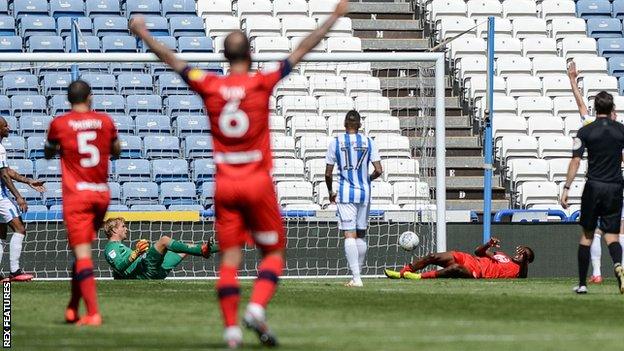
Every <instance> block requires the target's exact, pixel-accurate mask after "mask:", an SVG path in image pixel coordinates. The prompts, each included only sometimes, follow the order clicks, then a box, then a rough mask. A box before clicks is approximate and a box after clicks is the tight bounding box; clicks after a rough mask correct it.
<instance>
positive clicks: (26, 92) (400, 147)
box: [0, 62, 436, 278]
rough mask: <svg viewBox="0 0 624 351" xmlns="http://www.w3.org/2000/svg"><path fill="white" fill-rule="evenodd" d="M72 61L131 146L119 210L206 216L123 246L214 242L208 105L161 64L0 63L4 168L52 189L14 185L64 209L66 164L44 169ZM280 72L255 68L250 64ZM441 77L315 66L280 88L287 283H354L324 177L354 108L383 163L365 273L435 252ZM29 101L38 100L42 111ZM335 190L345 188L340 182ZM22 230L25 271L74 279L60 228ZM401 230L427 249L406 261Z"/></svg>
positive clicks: (274, 106)
mask: <svg viewBox="0 0 624 351" xmlns="http://www.w3.org/2000/svg"><path fill="white" fill-rule="evenodd" d="M73 64H75V65H76V66H77V68H78V70H79V74H80V77H81V78H82V79H84V80H86V81H88V82H89V83H90V84H91V86H92V92H93V108H94V109H96V110H99V111H104V112H107V113H109V114H110V115H111V117H112V118H113V119H114V120H115V123H116V125H117V128H118V130H119V132H120V139H121V140H122V145H123V149H124V151H123V153H122V157H121V159H120V160H116V161H114V162H111V172H110V174H111V176H110V179H109V180H110V185H111V191H112V203H111V205H112V207H111V209H114V210H117V211H119V210H121V211H123V210H131V211H155V210H174V209H175V210H189V211H202V213H203V216H202V218H203V220H202V221H199V222H149V221H139V222H132V223H131V224H130V236H129V239H130V241H129V242H128V245H129V246H133V245H134V241H136V240H137V239H139V238H147V239H150V240H151V241H155V240H157V239H158V237H159V236H160V235H170V236H172V237H173V238H174V239H181V240H184V241H188V242H196V243H197V242H204V241H207V240H208V238H210V237H212V236H213V235H214V232H213V219H214V217H213V215H214V214H213V213H212V208H213V207H212V206H213V194H214V163H213V161H212V146H211V139H210V130H209V126H208V123H207V120H206V118H205V110H204V107H203V104H202V103H201V100H199V98H198V97H196V96H195V95H193V93H192V92H191V91H190V90H189V89H188V87H187V86H186V84H185V83H184V82H183V81H182V80H181V79H180V78H179V77H178V76H177V75H176V74H174V73H173V72H172V71H170V70H169V69H168V68H167V67H166V66H164V65H162V64H153V63H142V62H135V63H132V64H127V63H95V62H94V63H45V64H40V63H36V64H33V63H12V64H2V65H1V66H0V76H1V77H2V78H3V81H4V82H6V81H14V82H16V83H15V84H14V85H13V88H12V89H9V90H6V89H5V93H6V94H7V96H8V99H9V100H10V105H9V107H8V108H7V111H5V112H3V113H4V114H5V115H7V116H9V119H10V121H9V124H10V125H11V129H12V135H11V137H10V138H8V139H5V141H4V142H3V144H5V147H7V152H8V155H9V158H10V162H9V163H10V164H11V166H12V167H14V168H18V169H17V170H18V171H20V172H22V173H24V174H26V175H29V176H33V177H37V178H41V179H44V180H46V181H47V182H48V184H47V185H48V191H47V192H46V193H44V194H37V193H33V192H32V191H29V190H28V189H27V188H24V187H21V188H20V191H22V192H23V194H24V195H25V197H27V200H28V201H29V203H30V205H31V208H33V209H34V210H36V211H55V210H60V204H61V192H60V183H58V182H60V168H59V167H58V160H56V161H55V160H52V161H44V160H41V157H42V156H43V155H42V153H41V151H42V147H43V142H42V141H43V138H44V136H45V131H46V129H47V124H48V123H49V121H50V120H51V118H52V116H54V115H58V114H60V113H63V112H65V111H67V110H68V109H69V105H68V104H67V101H66V99H65V98H64V91H65V88H66V86H67V84H68V83H69V82H70V81H71V75H70V72H71V70H72V65H73ZM193 65H196V66H198V67H200V68H203V69H205V70H209V71H212V72H214V73H215V74H219V75H221V74H227V73H228V67H227V65H225V64H223V63H193ZM273 67H276V66H275V64H272V63H261V64H259V65H255V66H254V69H258V68H260V69H272V68H273ZM31 75H32V76H34V77H35V78H36V81H35V82H34V83H33V82H32V81H31V80H30V78H29V77H30V76H31ZM434 76H435V68H434V63H427V62H399V63H397V62H376V63H359V62H334V63H327V62H310V63H304V64H301V65H299V66H298V67H296V68H295V69H294V71H293V73H292V74H291V75H290V76H289V77H287V78H286V79H284V80H283V81H282V83H280V84H279V85H278V86H277V87H276V89H275V90H274V94H273V96H272V97H271V101H270V109H271V116H270V123H269V124H270V129H271V137H272V146H273V150H274V153H273V156H274V159H275V162H274V165H275V167H274V180H275V184H276V188H277V193H278V199H279V202H280V205H281V206H282V209H283V211H284V214H285V216H286V222H287V227H288V230H287V235H288V240H289V243H288V253H287V256H288V260H287V267H286V270H285V275H287V276H336V275H346V274H348V271H347V264H346V260H345V259H344V250H343V246H342V238H341V235H340V234H339V233H338V230H337V223H336V216H335V205H332V204H330V203H329V195H328V193H327V189H326V186H325V184H324V176H323V175H324V170H325V160H324V158H325V154H326V150H327V145H328V144H329V142H331V140H332V139H333V137H334V136H336V135H339V134H341V133H344V125H343V120H344V116H345V113H346V112H347V111H349V110H351V109H356V110H358V111H359V112H360V114H361V115H362V117H363V126H362V129H361V132H362V133H364V134H366V135H368V136H370V137H371V138H373V139H374V140H375V144H376V146H377V147H378V149H379V153H380V156H381V158H382V165H383V167H384V175H383V176H382V177H381V178H380V179H379V180H377V181H375V182H373V184H372V202H371V220H370V228H369V232H368V234H367V241H368V244H369V252H368V255H367V259H366V264H365V266H364V268H363V274H364V275H379V274H382V271H383V268H385V267H394V268H396V267H399V266H402V265H403V264H404V263H405V262H406V261H408V259H409V257H410V256H413V255H424V254H427V253H430V252H433V251H435V250H436V240H435V225H434V224H435V198H434V196H433V195H434V194H435V191H434V187H435V174H436V169H435V156H436V155H435V148H434V145H435V142H434V139H435V131H434V129H433V126H434V124H435V117H434V115H435V114H434V112H435V108H434V107H435V98H434V96H435V83H434ZM5 88H6V85H5ZM35 97H43V106H41V101H39V100H37V99H36V98H35ZM29 99H30V100H29ZM7 112H8V113H7ZM28 162H30V166H29V163H28ZM29 167H30V168H29ZM370 171H371V172H372V167H371V169H370ZM334 181H335V182H337V181H338V175H337V174H335V175H334ZM334 188H336V187H334ZM27 229H28V232H29V234H28V236H27V239H26V244H25V248H24V254H23V259H22V260H23V263H24V268H25V269H26V270H29V271H34V272H35V273H36V275H37V277H39V278H65V277H68V276H69V262H70V253H69V251H68V248H67V244H66V240H65V233H64V229H63V224H62V222H55V221H31V222H29V223H28V224H27ZM406 230H412V231H415V232H416V233H418V234H419V236H420V239H421V245H420V246H419V247H418V248H417V249H416V250H415V251H413V252H410V253H406V252H404V251H403V250H401V249H400V248H399V247H398V245H397V241H398V236H399V235H400V234H401V233H402V232H404V231H406ZM104 245H105V238H104V235H103V234H102V233H100V236H99V239H98V241H97V244H96V245H95V246H96V247H97V254H96V257H97V260H98V264H97V269H96V274H97V275H98V276H99V277H110V276H111V273H110V270H109V269H108V266H107V264H106V262H105V261H104V258H103V257H104V255H103V252H102V250H103V248H104ZM4 261H5V262H6V260H4ZM255 263H256V257H255V254H248V255H247V257H246V259H245V263H244V266H243V269H242V273H241V274H242V275H243V276H244V275H254V274H255ZM214 267H215V260H212V259H210V260H204V259H199V258H194V257H189V258H186V259H185V260H184V261H183V262H182V264H181V265H180V266H179V267H178V268H177V269H175V270H173V272H172V273H171V274H170V276H171V277H180V278H181V277H190V278H193V277H213V276H215V273H216V272H215V268H214Z"/></svg>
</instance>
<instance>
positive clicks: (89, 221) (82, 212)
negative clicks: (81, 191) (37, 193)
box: [63, 192, 110, 248]
mask: <svg viewBox="0 0 624 351" xmlns="http://www.w3.org/2000/svg"><path fill="white" fill-rule="evenodd" d="M109 203H110V194H109V193H108V192H101V193H100V192H88V194H85V195H84V196H81V197H80V199H75V198H72V199H63V221H64V222H65V227H66V228H67V240H68V241H69V247H71V248H73V247H74V246H76V245H80V244H86V243H90V242H92V241H93V240H95V237H96V233H97V231H98V230H99V229H100V227H101V226H102V223H103V222H104V216H105V215H106V210H107V209H108V204H109Z"/></svg>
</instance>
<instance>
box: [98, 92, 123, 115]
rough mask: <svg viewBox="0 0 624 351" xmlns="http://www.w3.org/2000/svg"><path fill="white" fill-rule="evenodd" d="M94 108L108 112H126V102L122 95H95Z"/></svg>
mask: <svg viewBox="0 0 624 351" xmlns="http://www.w3.org/2000/svg"><path fill="white" fill-rule="evenodd" d="M92 104H93V109H94V110H98V111H104V112H108V113H125V112H126V108H125V102H124V98H123V96H121V95H93V99H92Z"/></svg>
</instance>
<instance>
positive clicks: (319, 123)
mask: <svg viewBox="0 0 624 351" xmlns="http://www.w3.org/2000/svg"><path fill="white" fill-rule="evenodd" d="M305 133H315V134H316V133H323V134H327V122H326V121H325V118H323V117H321V116H319V115H317V114H311V115H307V114H306V115H295V116H293V117H292V118H291V119H290V134H291V135H293V136H295V137H297V136H300V135H301V134H305Z"/></svg>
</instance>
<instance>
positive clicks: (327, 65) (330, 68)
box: [299, 62, 338, 78]
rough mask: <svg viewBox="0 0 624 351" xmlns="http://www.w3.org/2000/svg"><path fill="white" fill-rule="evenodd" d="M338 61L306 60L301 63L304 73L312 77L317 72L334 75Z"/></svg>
mask: <svg viewBox="0 0 624 351" xmlns="http://www.w3.org/2000/svg"><path fill="white" fill-rule="evenodd" d="M337 65H338V64H337V63H333V62H305V63H302V64H300V65H299V66H300V67H301V70H302V71H303V72H302V74H303V75H305V76H306V77H308V78H310V77H312V76H314V75H316V74H322V75H326V76H327V75H334V74H336V66H337Z"/></svg>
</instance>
